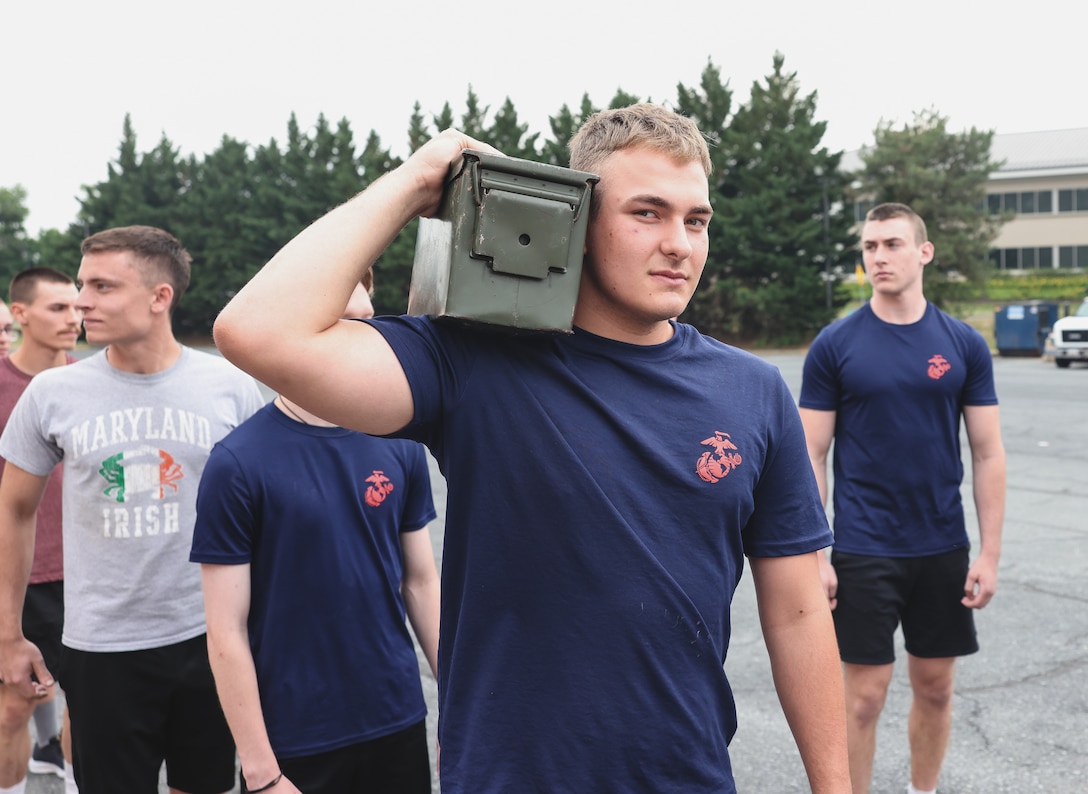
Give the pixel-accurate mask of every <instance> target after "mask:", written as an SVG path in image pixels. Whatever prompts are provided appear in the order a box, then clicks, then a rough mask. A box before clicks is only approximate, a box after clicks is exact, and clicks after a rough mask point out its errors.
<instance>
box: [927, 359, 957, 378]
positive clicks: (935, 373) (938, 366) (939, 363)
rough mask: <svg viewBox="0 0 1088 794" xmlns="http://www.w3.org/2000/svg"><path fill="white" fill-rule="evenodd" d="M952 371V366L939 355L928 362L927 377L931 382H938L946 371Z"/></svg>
mask: <svg viewBox="0 0 1088 794" xmlns="http://www.w3.org/2000/svg"><path fill="white" fill-rule="evenodd" d="M950 369H952V365H951V364H949V363H948V359H946V358H945V357H944V356H942V355H941V354H940V353H938V354H937V355H935V356H934V357H933V358H931V359H930V360H929V371H928V375H929V377H931V378H933V380H940V379H941V376H943V375H944V374H945V373H946V372H948V370H950Z"/></svg>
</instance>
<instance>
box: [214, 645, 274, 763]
mask: <svg viewBox="0 0 1088 794" xmlns="http://www.w3.org/2000/svg"><path fill="white" fill-rule="evenodd" d="M224 634H225V633H224V632H217V631H215V630H214V629H212V628H211V627H209V631H208V657H209V660H210V662H211V667H212V674H213V675H214V676H215V688H216V691H217V692H218V693H219V702H220V704H221V705H222V707H223V714H224V715H225V716H226V718H227V725H229V726H230V731H231V735H232V736H233V737H234V742H235V745H236V746H237V748H238V760H239V761H240V762H241V766H242V771H243V773H244V774H245V776H246V780H248V781H250V782H251V783H253V784H260V783H261V782H262V781H265V780H271V779H272V778H274V777H275V776H276V775H277V774H278V773H279V762H278V761H277V760H276V756H275V754H274V753H273V751H272V745H271V744H270V743H269V740H268V731H267V729H266V728H265V724H264V712H263V710H262V709H261V696H260V692H259V690H258V688H257V671H256V668H255V666H254V663H253V655H252V653H251V651H250V649H249V641H248V640H247V639H246V638H245V637H242V636H239V635H237V634H236V633H234V632H230V633H226V636H224Z"/></svg>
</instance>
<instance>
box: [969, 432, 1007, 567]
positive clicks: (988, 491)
mask: <svg viewBox="0 0 1088 794" xmlns="http://www.w3.org/2000/svg"><path fill="white" fill-rule="evenodd" d="M972 479H973V482H974V485H973V492H974V499H975V512H976V513H977V514H978V528H979V541H980V542H979V545H980V549H979V553H980V555H985V556H987V557H989V558H990V559H992V560H993V561H994V562H996V561H997V560H998V558H999V557H1000V556H1001V535H1002V527H1003V526H1004V523H1005V456H1004V454H1001V455H995V456H992V457H988V458H984V459H981V460H976V461H975V462H974V469H973V473H972Z"/></svg>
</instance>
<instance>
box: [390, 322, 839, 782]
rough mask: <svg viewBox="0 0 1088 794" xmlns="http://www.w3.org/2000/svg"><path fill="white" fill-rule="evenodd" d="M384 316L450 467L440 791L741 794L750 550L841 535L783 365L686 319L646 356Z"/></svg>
mask: <svg viewBox="0 0 1088 794" xmlns="http://www.w3.org/2000/svg"><path fill="white" fill-rule="evenodd" d="M371 322H372V323H373V325H374V326H375V327H377V328H378V329H379V330H380V331H381V333H382V334H383V335H384V336H385V338H386V339H387V340H388V341H389V343H390V344H391V345H392V347H393V350H394V351H395V352H396V354H397V356H398V357H399V359H400V362H401V364H402V366H403V367H404V370H405V372H406V374H407V376H408V380H409V382H410V384H411V388H412V395H413V398H414V400H415V410H416V415H415V419H414V421H413V423H412V424H410V425H409V426H408V427H407V428H406V429H405V430H404V431H403V434H405V435H408V436H409V437H412V438H415V439H416V440H420V441H423V442H425V443H426V444H428V446H429V447H430V448H431V450H432V452H433V453H434V455H435V457H436V458H437V460H438V461H439V464H440V466H441V467H442V470H443V473H444V474H445V475H446V480H447V515H446V534H445V541H444V547H443V590H442V627H441V634H440V637H441V639H440V642H441V648H440V652H439V719H440V723H439V731H440V740H441V745H442V755H441V762H442V769H441V779H442V791H443V792H444V794H487V792H510V791H548V792H553V791H587V792H589V791H592V792H603V791H654V792H683V794H694V793H695V792H732V791H734V785H733V780H732V772H731V768H730V764H729V756H728V750H727V744H728V742H729V739H730V738H731V737H732V736H733V733H734V731H735V730H736V714H735V708H734V702H733V697H732V693H731V691H730V689H729V684H728V681H727V680H726V676H725V673H724V670H723V663H724V660H725V656H726V650H727V648H728V645H729V633H730V615H729V607H730V601H731V599H732V596H733V592H734V590H735V588H736V585H737V582H738V580H739V578H740V576H741V572H742V569H743V557H744V555H746V554H747V555H751V556H757V557H763V556H768V557H770V556H785V555H796V554H802V553H807V552H811V551H814V550H817V549H820V548H824V547H826V546H827V545H829V544H830V542H831V535H830V531H829V530H828V527H827V521H826V518H825V515H824V511H823V508H822V507H821V505H820V501H819V495H818V492H817V490H816V487H815V478H814V477H813V475H812V469H811V466H810V464H809V462H808V456H807V453H806V450H805V444H804V436H803V431H802V429H801V426H800V419H799V417H798V414H797V408H796V406H795V404H794V402H793V399H792V397H791V396H790V393H789V391H788V389H787V387H786V385H785V383H784V382H783V380H782V378H781V376H780V374H779V372H778V371H777V369H775V368H774V367H772V366H771V365H769V364H767V363H766V362H763V361H761V360H760V359H758V358H756V357H754V356H752V355H749V354H747V353H744V352H742V351H739V350H736V349H734V348H730V347H728V346H726V345H723V344H721V343H719V342H716V341H714V340H712V339H709V338H707V337H704V336H702V335H701V334H699V333H698V332H697V331H696V330H695V329H694V328H692V327H690V326H687V325H681V324H677V325H676V326H675V328H676V333H675V335H674V336H673V338H672V339H670V340H669V341H668V342H665V343H664V344H660V345H652V346H641V345H630V344H624V343H622V342H616V341H613V340H608V339H603V338H601V337H598V336H595V335H593V334H589V333H586V332H584V331H581V330H576V331H575V333H574V334H572V335H561V336H507V335H502V334H498V333H489V332H483V331H478V330H473V329H469V328H464V327H461V326H456V325H449V324H443V323H442V322H440V321H439V322H435V321H432V320H428V319H425V318H418V317H402V318H384V317H383V318H378V319H377V320H373V321H371Z"/></svg>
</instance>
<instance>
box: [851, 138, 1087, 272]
mask: <svg viewBox="0 0 1088 794" xmlns="http://www.w3.org/2000/svg"><path fill="white" fill-rule="evenodd" d="M990 157H991V159H992V160H993V161H995V162H1000V163H1002V165H1001V166H1000V167H999V168H998V170H997V171H995V172H994V173H992V174H991V175H990V180H989V182H988V183H987V185H986V203H987V206H988V208H989V209H990V211H991V212H995V213H997V212H1003V211H1005V210H1009V211H1011V212H1013V213H1015V215H1014V216H1013V217H1012V218H1011V219H1010V220H1009V221H1007V222H1006V223H1005V224H1003V225H1002V227H1001V231H1000V233H999V234H998V236H997V239H996V240H994V246H993V249H992V250H991V251H990V259H991V261H992V262H993V265H994V268H995V270H997V271H1002V272H1009V273H1024V272H1028V271H1032V270H1062V271H1067V272H1068V271H1072V270H1082V271H1083V270H1088V127H1082V128H1079V129H1072V130H1047V131H1044V132H1017V133H1010V134H1006V135H1002V134H999V133H998V134H995V135H994V137H993V143H992V145H991V149H990ZM860 167H861V158H860V152H857V151H852V152H846V153H845V154H844V155H843V160H842V168H843V169H844V170H851V171H852V170H857V169H859V168H860ZM871 206H872V204H871V203H870V202H859V203H858V204H857V205H855V207H854V213H855V219H856V220H857V221H858V222H859V223H860V222H861V220H862V219H863V218H864V217H865V212H866V211H867V210H868V209H869V208H870V207H871Z"/></svg>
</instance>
